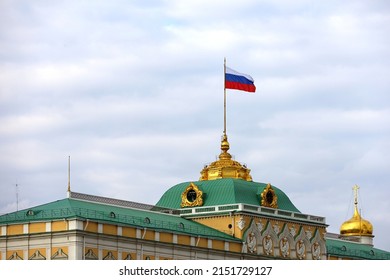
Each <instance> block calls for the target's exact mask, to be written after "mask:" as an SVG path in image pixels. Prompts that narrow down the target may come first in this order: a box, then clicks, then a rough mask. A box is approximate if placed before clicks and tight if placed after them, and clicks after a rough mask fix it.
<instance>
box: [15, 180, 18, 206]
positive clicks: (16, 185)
mask: <svg viewBox="0 0 390 280" xmlns="http://www.w3.org/2000/svg"><path fill="white" fill-rule="evenodd" d="M18 187H19V186H18V181H16V184H15V190H16V211H19V188H18Z"/></svg>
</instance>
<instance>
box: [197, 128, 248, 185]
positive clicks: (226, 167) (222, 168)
mask: <svg viewBox="0 0 390 280" xmlns="http://www.w3.org/2000/svg"><path fill="white" fill-rule="evenodd" d="M229 149H230V144H229V141H228V137H227V135H226V133H225V132H224V133H223V135H222V140H221V153H220V155H219V157H218V158H219V159H218V160H217V161H214V162H212V163H210V164H209V165H206V166H205V167H204V168H203V170H202V171H201V172H200V174H201V177H200V179H199V180H201V181H202V180H215V179H222V178H235V179H243V180H246V181H252V176H251V175H250V169H248V168H246V166H245V165H241V164H240V163H239V162H237V161H235V160H232V155H231V154H229V153H228V151H229Z"/></svg>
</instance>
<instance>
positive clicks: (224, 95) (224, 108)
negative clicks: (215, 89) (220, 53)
mask: <svg viewBox="0 0 390 280" xmlns="http://www.w3.org/2000/svg"><path fill="white" fill-rule="evenodd" d="M223 134H224V135H226V57H225V58H224V60H223Z"/></svg>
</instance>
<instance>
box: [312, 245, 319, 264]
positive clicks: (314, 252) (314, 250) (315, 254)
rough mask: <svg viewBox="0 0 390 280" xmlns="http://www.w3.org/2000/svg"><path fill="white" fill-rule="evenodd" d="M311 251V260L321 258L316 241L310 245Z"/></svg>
mask: <svg viewBox="0 0 390 280" xmlns="http://www.w3.org/2000/svg"><path fill="white" fill-rule="evenodd" d="M311 253H312V255H313V260H320V259H321V246H320V244H319V243H318V242H314V244H313V246H312V247H311Z"/></svg>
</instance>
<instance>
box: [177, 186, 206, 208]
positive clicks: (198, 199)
mask: <svg viewBox="0 0 390 280" xmlns="http://www.w3.org/2000/svg"><path fill="white" fill-rule="evenodd" d="M202 196H203V192H202V191H201V190H200V189H199V188H198V186H197V185H195V184H194V183H190V185H189V186H188V187H187V188H186V189H185V190H184V192H183V193H182V194H181V204H180V206H181V207H194V206H202V205H203V197H202Z"/></svg>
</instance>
